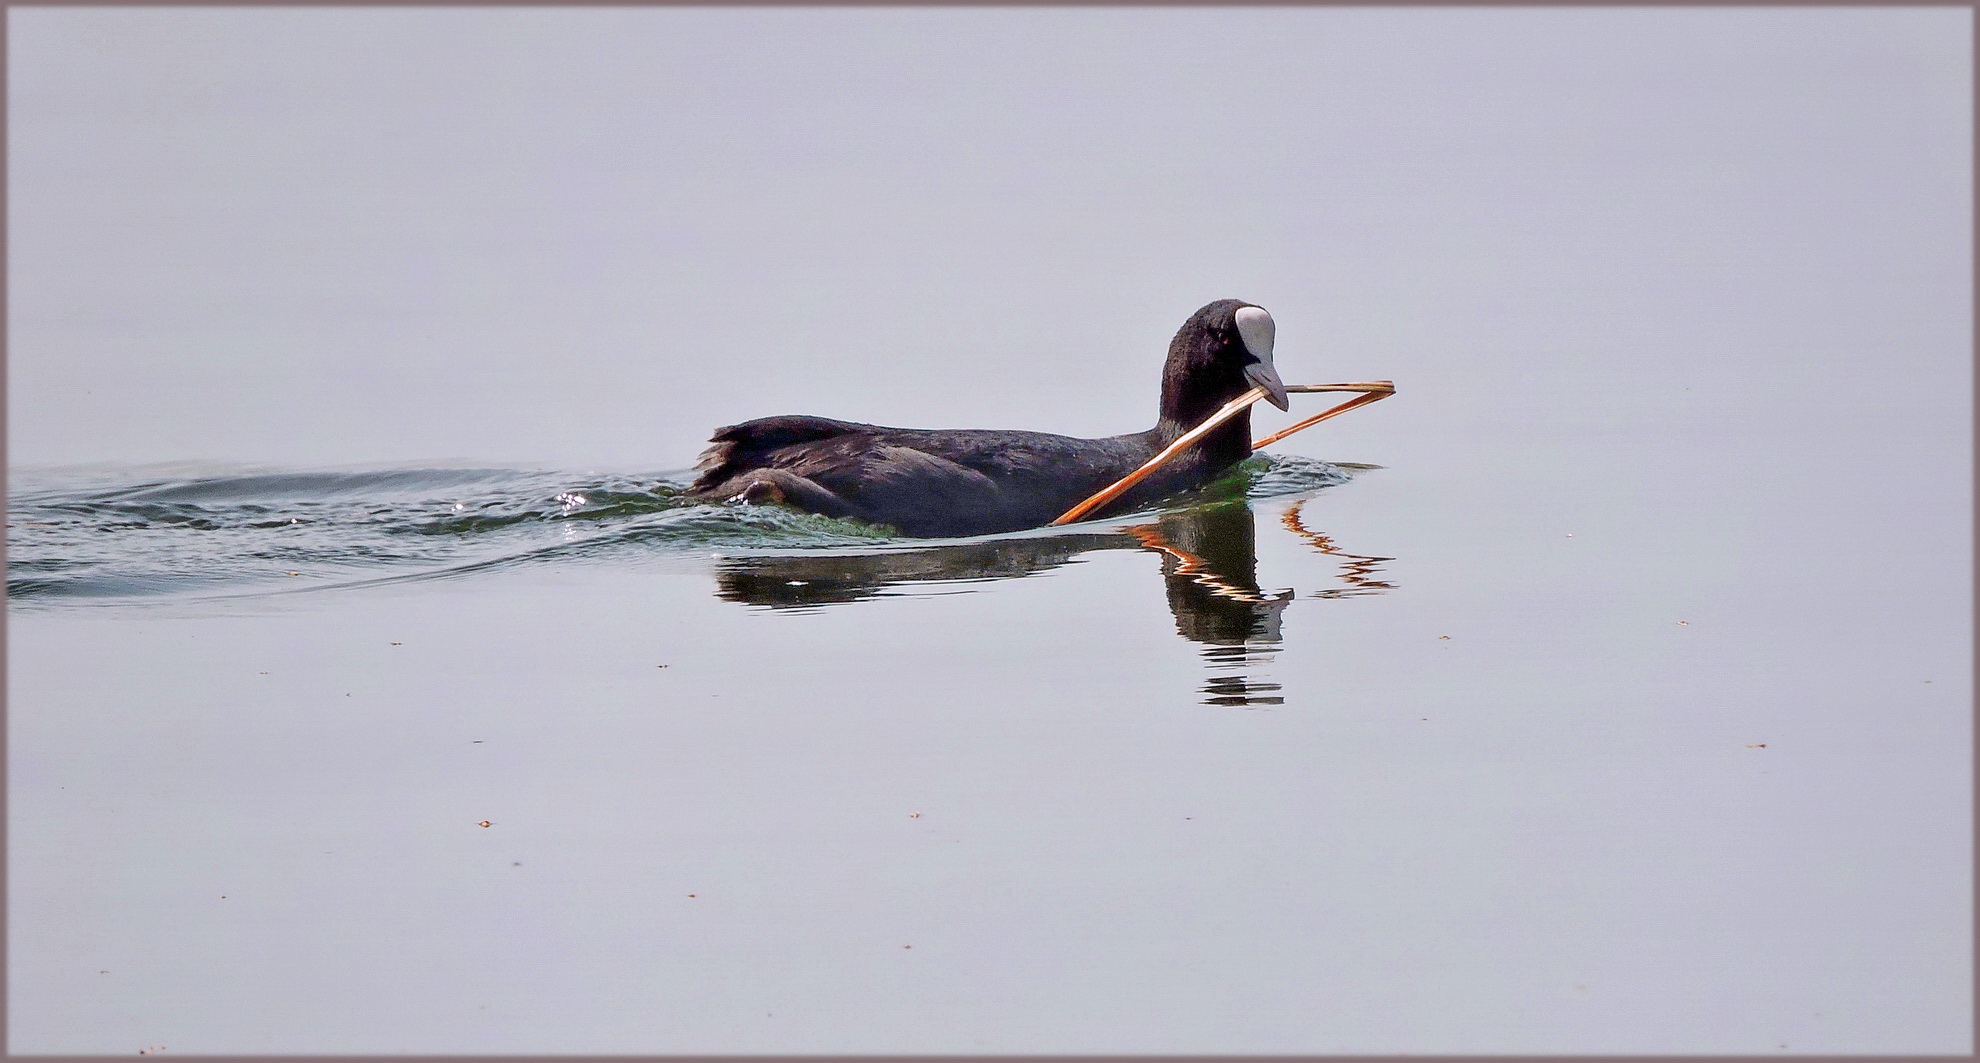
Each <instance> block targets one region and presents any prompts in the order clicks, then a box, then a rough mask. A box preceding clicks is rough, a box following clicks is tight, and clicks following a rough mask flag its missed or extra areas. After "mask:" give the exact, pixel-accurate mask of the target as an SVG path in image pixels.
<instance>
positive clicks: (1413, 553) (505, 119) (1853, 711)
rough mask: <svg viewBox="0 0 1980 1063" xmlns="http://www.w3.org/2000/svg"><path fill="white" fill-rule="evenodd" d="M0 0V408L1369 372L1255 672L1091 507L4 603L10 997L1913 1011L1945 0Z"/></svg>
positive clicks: (1018, 1016)
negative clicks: (1237, 301) (735, 572)
mask: <svg viewBox="0 0 1980 1063" xmlns="http://www.w3.org/2000/svg"><path fill="white" fill-rule="evenodd" d="M9 20H10V22H9V25H10V48H11V54H10V77H11V79H12V80H11V84H10V92H11V98H10V106H11V108H12V110H11V114H10V119H11V124H10V136H11V138H12V139H11V142H10V150H11V152H12V156H11V162H12V172H11V174H10V181H11V186H10V188H11V191H10V195H11V200H10V207H11V215H10V219H9V221H10V229H9V238H10V240H11V244H10V253H11V255H12V258H11V264H12V267H13V276H12V278H11V285H12V292H11V298H12V303H11V304H10V305H11V311H12V315H11V328H12V333H11V335H10V344H11V346H10V365H9V385H10V387H9V403H10V406H9V414H10V418H9V433H10V434H9V443H10V447H11V455H10V458H11V461H12V462H13V463H14V464H15V465H17V466H19V465H28V466H46V465H61V464H73V463H123V464H129V463H139V462H157V461H188V460H207V461H226V462H238V463H268V464H276V465H284V466H296V465H345V464H351V463H362V462H387V463H403V462H413V461H419V460H434V459H459V460H464V461H473V462H477V463H501V462H508V463H515V464H532V463H540V464H545V465H552V466H560V467H573V468H575V467H591V466H597V467H610V468H617V469H634V470H654V469H678V468H681V467H683V466H685V465H686V464H687V463H688V461H689V460H690V459H691V457H692V455H693V454H694V452H695V451H696V450H698V449H699V445H700V441H701V440H702V439H703V438H705V436H706V432H707V430H708V429H709V428H710V427H712V426H714V425H717V424H723V423H728V422H731V421H734V420H738V419H742V418H744V417H749V416H756V415H761V414H766V413H772V412H781V411H792V412H795V411H809V412H817V413H822V414H828V415H835V416H842V417H849V418H854V419H861V420H873V421H879V422H882V423H897V424H913V425H928V426H945V425H953V426H965V425H969V426H999V427H1024V428H1039V429H1047V430H1055V431H1064V432H1071V433H1076V434H1102V433H1111V432H1118V431H1126V430H1131V429H1136V428H1141V427H1145V426H1146V424H1147V423H1149V421H1150V420H1151V418H1152V406H1153V402H1154V392H1155V375H1156V373H1155V366H1156V364H1157V362H1158V360H1159V357H1160V352H1161V350H1162V348H1163V345H1164V344H1165V343H1166V341H1167V339H1168V336H1169V335H1170V334H1171V333H1172V331H1173V330H1174V328H1175V327H1176V325H1177V324H1178V323H1179V322H1180V321H1181V320H1182V319H1183V317H1184V316H1186V315H1187V314H1188V313H1189V312H1190V311H1191V310H1193V309H1194V308H1195V307H1196V306H1198V305H1200V304H1202V303H1203V302H1206V301H1208V300H1210V299H1213V298H1218V297H1223V296H1237V297H1242V298H1246V299H1249V300H1253V301H1256V302H1258V303H1260V304H1262V305H1264V306H1266V307H1268V308H1270V309H1271V310H1272V312H1273V313H1274V315H1275V316H1276V317H1277V319H1278V321H1279V336H1280V354H1279V359H1278V360H1279V365H1280V368H1281V370H1282V372H1283V373H1284V375H1285V376H1286V378H1287V379H1288V380H1289V381H1297V382H1321V381H1328V380H1343V379H1364V378H1370V377H1388V378H1393V379H1395V380H1397V381H1398V382H1399V384H1400V385H1401V388H1402V392H1401V394H1400V395H1399V396H1398V397H1397V398H1395V399H1392V400H1389V401H1387V402H1384V403H1381V404H1379V405H1377V406H1375V407H1373V408H1371V409H1369V410H1366V411H1360V412H1357V413H1355V414H1352V415H1350V416H1348V417H1344V418H1342V419H1340V420H1338V421H1335V422H1332V423H1330V424H1329V425H1327V426H1325V427H1324V428H1322V429H1316V430H1315V431H1313V432H1309V433H1307V434H1305V435H1303V436H1300V437H1298V439H1297V440H1295V441H1294V442H1293V444H1292V445H1291V446H1290V449H1293V450H1296V451H1299V452H1302V453H1308V454H1313V455H1316V456H1321V457H1327V458H1333V459H1338V460H1353V461H1364V462H1372V463H1376V464H1379V465H1383V466H1385V467H1386V468H1384V469H1383V470H1380V471H1377V472H1373V473H1369V474H1367V475H1365V476H1363V477H1362V478H1360V479H1358V480H1357V481H1356V482H1355V483H1353V484H1351V485H1348V486H1346V487H1342V488H1337V489H1334V490H1331V491H1328V492H1326V493H1324V494H1323V495H1321V496H1320V497H1318V498H1316V499H1315V500H1313V502H1312V503H1310V504H1309V505H1308V506H1307V508H1306V511H1305V519H1306V521H1307V522H1308V524H1309V525H1312V526H1314V527H1316V529H1317V530H1321V531H1324V532H1325V533H1326V534H1329V535H1331V536H1333V537H1334V538H1335V539H1336V541H1337V542H1339V543H1340V544H1341V545H1342V547H1343V548H1344V549H1347V550H1349V551H1351V552H1356V553H1364V554H1379V555H1383V556H1385V557H1391V558H1393V559H1394V560H1393V561H1391V562H1388V563H1387V565H1386V567H1385V569H1384V570H1383V571H1384V575H1385V577H1386V578H1388V579H1390V580H1392V581H1393V582H1395V583H1396V584H1397V589H1396V590H1394V591H1392V592H1390V593H1388V594H1384V595H1378V596H1372V597H1362V598H1350V599H1339V600H1327V599H1324V598H1320V597H1317V596H1316V594H1315V592H1318V591H1325V590H1327V589H1328V588H1330V587H1335V586H1338V573H1337V569H1338V563H1337V562H1336V561H1333V560H1330V559H1327V558H1324V557H1321V556H1320V555H1316V554H1314V553H1313V552H1312V551H1311V550H1310V549H1308V548H1307V547H1305V546H1304V545H1302V544H1301V543H1299V542H1298V541H1297V540H1294V539H1292V538H1291V537H1290V536H1288V535H1286V534H1284V533H1283V532H1281V531H1280V530H1279V528H1278V524H1277V519H1276V518H1277V517H1278V515H1279V513H1280V512H1281V511H1282V508H1281V507H1282V506H1283V503H1273V504H1270V505H1263V506H1261V507H1260V510H1261V512H1260V514H1259V528H1260V531H1259V546H1258V551H1259V567H1260V579H1261V581H1262V582H1263V583H1265V584H1266V585H1267V586H1273V587H1276V586H1294V587H1297V588H1298V589H1299V592H1300V595H1301V596H1300V598H1299V599H1297V600H1296V601H1295V602H1294V604H1293V605H1292V606H1291V607H1289V609H1288V611H1287V614H1286V623H1285V642H1284V644H1283V646H1281V647H1279V648H1278V649H1277V651H1276V658H1275V659H1274V660H1272V661H1271V662H1270V663H1269V664H1268V665H1265V666H1261V670H1260V671H1259V677H1260V678H1265V679H1270V680H1271V681H1274V682H1279V683H1282V684H1283V686H1284V690H1285V695H1286V704H1285V705H1284V706H1283V707H1280V708H1276V709H1271V710H1260V711H1250V712H1247V711H1241V710H1229V709H1219V708H1215V707H1210V706H1205V705H1203V704H1201V703H1200V697H1199V696H1198V695H1197V693H1196V690H1195V687H1196V686H1198V685H1199V684H1200V683H1201V682H1202V673H1203V671H1204V665H1203V663H1202V661H1201V660H1200V659H1199V658H1198V657H1197V655H1196V650H1197V647H1194V646H1192V645H1190V644H1188V643H1185V642H1183V641H1182V640H1180V639H1178V638H1177V637H1176V635H1175V633H1174V630H1173V628H1172V623H1171V620H1170V618H1169V616H1168V614H1167V610H1166V607H1165V605H1164V600H1163V592H1162V585H1161V581H1160V579H1159V578H1158V577H1157V576H1156V575H1155V572H1154V570H1155V566H1156V561H1155V559H1154V558H1153V557H1151V556H1150V555H1148V554H1145V553H1137V552H1113V553H1103V554H1098V555H1094V556H1092V557H1091V558H1089V559H1088V560H1086V561H1084V562H1082V563H1080V564H1076V565H1073V566H1069V567H1067V568H1065V569H1061V570H1057V571H1055V572H1053V573H1050V574H1048V575H1045V576H1040V577H1033V578H1029V579H1023V580H1014V581H1002V582H988V583H981V582H979V583H970V584H957V585H953V586H945V587H938V588H934V589H929V590H924V592H922V593H912V594H903V595H899V596H896V597H892V598H888V599H884V600H880V601H874V602H868V603H861V604H858V605H854V606H845V607H837V608H833V609H828V610H824V611H820V612H815V613H803V614H771V613H766V612H761V611H753V610H747V609H744V608H742V607H739V606H736V605H733V604H731V603H725V602H719V601H716V600H714V599H713V597H712V596H711V595H710V594H709V590H710V583H709V579H708V575H707V572H706V571H705V569H703V568H697V567H696V564H692V563H687V562H681V561H679V559H676V561H675V562H670V563H669V564H662V565H654V566H640V565H633V564H627V565H624V566H603V567H589V568H582V567H571V568H566V569H544V570H532V571H523V572H516V573H510V574H507V575H499V576H490V577H487V578H483V579H476V580H461V581H455V582H451V583H440V584H426V585H408V586H405V587H399V588H396V589H379V590H374V591H369V592H349V593H343V594H337V595H320V596H317V597H314V598H310V597H307V596H297V597H294V598H291V599H287V600H281V601H264V602H260V603H247V604H236V605H225V604H206V605H188V604H183V603H181V604H174V603H161V604H154V605H150V606H112V607H105V608H94V609H90V608H69V609H62V608H43V609H29V608H22V607H19V606H16V607H14V608H12V609H10V627H9V633H10V647H11V652H12V654H13V659H12V661H11V662H10V664H11V667H10V671H9V682H10V700H9V714H10V720H9V726H10V736H11V744H10V746H9V754H10V757H11V758H12V760H11V762H10V777H9V778H10V786H11V788H12V792H11V794H10V798H11V803H10V817H11V819H10V845H11V846H12V851H11V856H12V863H11V865H10V872H11V874H12V881H11V882H10V894H9V896H10V905H11V909H10V916H11V919H10V926H9V933H10V947H11V949H12V955H11V956H10V957H9V962H10V965H11V966H10V970H11V972H12V977H11V979H10V992H11V994H12V1000H11V1004H12V1007H11V1010H10V1036H11V1038H12V1042H13V1043H12V1044H11V1046H10V1047H11V1048H12V1049H13V1050H15V1051H25V1052H35V1051H82V1050H92V1051H104V1052H120V1053H121V1052H130V1051H134V1050H136V1049H138V1048H142V1047H146V1046H147V1045H152V1044H165V1045H168V1046H170V1048H171V1050H172V1051H175V1052H192V1051H495V1050H514V1051H618V1052H654V1051H854V1052H857V1051H922V1052H939V1051H972V1050H998V1051H1122V1052H1148V1051H1165V1050H1166V1051H1196V1052H1218V1051H1277V1052H1325V1051H1357V1052H1405V1051H1406V1052H1501V1051H1502V1052H1548V1051H1558V1052H1741V1053H1745V1052H1754V1053H1764V1052H1791V1053H1800V1052H1928V1051H1929V1052H1967V1051H1970V1050H1971V1044H1970V1028H1971V1027H1970V1002H1971V997H1972V986H1971V975H1970V955H1969V952H1970V942H1971V939H1972V932H1971V927H1972V923H1971V913H1970V897H1971V890H1970V882H1969V873H1970V871H1969V869H1970V867H1971V853H1970V838H1971V822H1970V808H1971V804H1970V795H1971V789H1970V767H1969V764H1968V760H1969V756H1968V754H1969V751H1970V749H1971V746H1972V738H1971V730H1970V722H1969V714H1970V706H1971V682H1970V667H1969V663H1968V661H1969V657H1970V653H1971V638H1972V631H1971V621H1970V617H1971V609H1970V598H1969V592H1970V588H1971V586H1972V570H1971V563H1970V551H1971V517H1970V509H1971V499H1970V493H1971V468H1970V459H1969V454H1970V416H1969V412H1968V409H1969V404H1970V399H1971V394H1972V381H1971V370H1970V348H1971V342H1970V336H1971V332H1970V330H1971V324H1972V318H1971V308H1970V301H1969V296H1970V293H1971V291H1972V274H1971V269H1970V260H1971V251H1972V249H1971V246H1970V234H1971V232H1972V214H1971V206H1970V188H1971V182H1972V174H1971V171H1970V164H1969V160H1970V157H1971V140H1970V134H1969V129H1970V126H1971V114H1970V101H1971V98H1972V92H1971V54H1970V41H1971V36H1972V34H1971V14H1970V12H1968V11H1966V10H1964V9H1935V10H1918V9H1914V10H1903V9H1888V8H1887V9H1875V10H1871V9H1819V10H1792V9H1755V10H1691V9H1663V10H1649V9H1640V10H1606V9H1604V10H1594V9H1590V10H1572V9H1550V10H1513V9H1505V10H1488V9H1481V10H1376V9H1270V10H1261V9H1203V10H1168V9H1162V10H1133V9H1082V10H1063V11H1058V10H1054V11H1046V10H1010V11H998V10H954V11H948V10H885V11H877V10H868V11H863V10H851V9H847V10H790V9H769V10H694V9H654V10H588V11H580V10H490V11H475V10H466V9H462V10H429V11H408V10H341V11H340V10H295V11H262V10H232V9H225V10H221V9H216V10H20V9H15V10H12V11H10V12H9ZM1273 416H1274V417H1277V416H1278V415H1273ZM1269 423H1274V424H1276V423H1280V422H1279V421H1277V420H1272V421H1270V422H1269ZM670 566H671V567H670ZM1680 621H1682V622H1683V623H1682V624H1680V623H1679V622H1680ZM1444 636H1449V638H1445V637H1444ZM395 643H396V644H399V645H394V644H395ZM663 663H664V664H668V665H669V667H668V668H666V669H659V668H657V667H655V666H656V665H658V664H663ZM909 812H921V813H922V814H923V815H922V816H921V817H920V818H915V819H910V818H909V815H908V814H909ZM482 819H488V820H491V821H493V822H494V823H495V824H496V826H494V827H491V828H487V829H482V828H479V827H476V826H474V824H475V823H476V822H478V821H480V820H482ZM690 893H692V894H695V896H694V897H693V898H692V899H690V898H689V897H688V894H690ZM223 897H224V898H225V899H224V900H223V899H221V898H223ZM910 944H911V945H913V946H914V948H913V949H911V950H910V949H904V948H903V947H902V946H903V945H910ZM354 1016H365V1019H364V1020H363V1021H354V1019H353V1017H354Z"/></svg>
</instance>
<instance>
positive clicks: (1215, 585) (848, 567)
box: [715, 500, 1394, 706]
mask: <svg viewBox="0 0 1980 1063" xmlns="http://www.w3.org/2000/svg"><path fill="white" fill-rule="evenodd" d="M1304 505H1305V502H1304V500H1302V501H1301V502H1298V503H1295V504H1294V505H1293V506H1292V507H1291V508H1290V509H1288V510H1287V511H1286V512H1285V513H1284V514H1283V515H1282V516H1281V517H1280V523H1281V524H1282V525H1283V526H1284V527H1285V528H1286V529H1287V530H1288V531H1290V532H1291V533H1292V534H1294V535H1295V536H1297V537H1298V538H1299V539H1301V540H1302V541H1304V542H1306V543H1307V544H1308V545H1310V546H1312V547H1313V548H1314V549H1315V550H1317V551H1318V552H1320V553H1323V554H1327V555H1330V556H1334V557H1338V558H1341V559H1342V560H1343V562H1344V565H1343V568H1342V570H1341V572H1340V579H1341V584H1342V585H1341V586H1337V587H1328V588H1323V589H1318V590H1313V591H1307V592H1304V595H1305V596H1306V597H1311V598H1342V597H1350V596H1354V595H1361V594H1379V593H1382V592H1383V591H1386V590H1388V589H1390V588H1391V586H1392V584H1390V583H1388V582H1385V581H1383V580H1381V579H1379V578H1378V576H1379V574H1380V572H1381V566H1382V563H1383V562H1385V561H1391V560H1394V559H1393V558H1387V557H1377V556H1374V555H1366V554H1350V553H1347V552H1345V551H1343V550H1341V549H1339V548H1338V547H1337V546H1335V545H1334V543H1333V541H1332V540H1331V539H1329V538H1328V537H1327V536H1325V535H1321V534H1318V533H1316V532H1313V531H1311V530H1309V529H1308V528H1307V527H1306V526H1305V524H1304V523H1303V521H1302V520H1301V517H1300V510H1301V508H1302V507H1303V506H1304ZM1257 541H1258V530H1257V522H1256V519H1255V517H1254V516H1253V513H1252V510H1251V506H1250V504H1249V503H1247V502H1245V501H1242V500H1239V501H1232V502H1225V503H1219V504H1214V505H1207V506H1200V507H1197V508H1194V509H1190V510H1184V511H1180V512H1175V513H1168V514H1164V515H1163V516H1161V517H1159V518H1157V519H1155V520H1153V521H1150V522H1148V523H1146V524H1138V525H1134V526H1132V527H1128V528H1125V529H1123V530H1121V531H1108V532H1075V533H1069V534H1063V535H1043V536H1030V537H1020V538H1009V539H997V540H992V541H985V542H966V543H946V544H943V545H940V546H928V547H920V548H914V549H893V550H883V551H875V552H872V553H866V554H836V553H835V554H822V553H816V552H806V553H803V554H773V555H754V556H749V557H738V558H728V559H725V560H724V561H723V562H722V563H721V565H720V567H718V569H717V570H716V573H715V580H716V588H715V593H716V595H717V596H718V597H720V598H722V599H724V600H726V601H732V602H741V603H744V604H748V605H756V606H766V607H769V608H773V609H805V608H821V607H824V606H829V605H838V604H843V603H847V602H856V601H861V600H864V599H868V598H875V597H880V596H882V595H888V594H894V593H902V591H901V590H898V589H897V588H901V587H903V586H904V585H921V586H920V588H919V589H918V590H917V593H930V592H931V590H930V587H929V585H935V584H969V583H975V582H984V581H990V580H1000V579H1013V578H1017V577H1021V576H1029V575H1033V574H1035V573H1039V572H1045V571H1049V570H1051V569H1054V568H1057V567H1059V566H1061V565H1064V564H1066V563H1067V562H1069V561H1072V560H1073V559H1075V558H1077V557H1078V556H1079V555H1081V554H1085V553H1088V552H1091V551H1095V550H1148V551H1151V552H1154V553H1157V554H1160V555H1161V558H1162V581H1163V583H1164V585H1165V588H1166V590H1167V592H1168V600H1169V611H1170V613H1171V614H1173V615H1174V617H1175V622H1176V632H1177V633H1178V634H1180V635H1181V636H1182V637H1183V638H1185V639H1188V640H1190V641H1191V642H1195V643H1198V644H1200V645H1201V646H1202V647H1203V649H1202V655H1203V659H1204V664H1205V667H1206V669H1207V670H1208V672H1209V675H1208V676H1207V677H1206V679H1205V682H1204V685H1203V686H1202V687H1201V688H1200V689H1199V693H1200V694H1201V695H1202V701H1203V703H1204V704H1208V705H1229V706H1270V705H1279V704H1283V703H1284V701H1285V698H1284V696H1283V695H1282V694H1281V692H1280V684H1278V683H1275V682H1271V681H1269V680H1267V679H1264V678H1260V677H1259V675H1258V674H1259V673H1260V672H1261V670H1263V669H1266V668H1267V667H1268V666H1269V665H1270V664H1271V663H1272V662H1273V660H1274V658H1275V656H1276V654H1277V652H1278V649H1279V646H1280V644H1281V636H1280V623H1281V618H1282V616H1283V614H1284V613H1285V610H1286V607H1287V606H1288V605H1290V604H1291V603H1292V601H1293V597H1294V592H1293V591H1292V590H1290V589H1286V590H1276V591H1266V590H1264V589H1262V588H1260V587H1259V585H1258V574H1257V569H1258V549H1257ZM937 593H939V592H937Z"/></svg>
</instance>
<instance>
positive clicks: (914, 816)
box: [908, 812, 921, 819]
mask: <svg viewBox="0 0 1980 1063" xmlns="http://www.w3.org/2000/svg"><path fill="white" fill-rule="evenodd" d="M908 818H909V819H920V818H921V813H919V812H910V813H908Z"/></svg>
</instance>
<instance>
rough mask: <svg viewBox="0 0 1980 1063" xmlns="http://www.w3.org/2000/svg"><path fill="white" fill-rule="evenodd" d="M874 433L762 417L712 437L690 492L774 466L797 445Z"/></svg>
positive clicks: (848, 424)
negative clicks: (786, 449)
mask: <svg viewBox="0 0 1980 1063" xmlns="http://www.w3.org/2000/svg"><path fill="white" fill-rule="evenodd" d="M874 430H875V429H874V426H873V425H870V424H859V423H857V422H853V421H835V420H832V419H831V418H829V417H807V416H786V417H760V418H758V419H756V420H754V421H744V422H743V423H741V424H732V425H729V426H728V427H726V428H718V429H716V430H715V434H714V435H713V436H710V437H709V442H710V443H711V444H713V445H712V446H710V447H709V448H708V449H707V450H704V451H702V452H701V457H699V458H698V459H696V460H695V463H694V471H695V472H697V473H699V474H700V475H699V476H697V477H695V481H694V483H693V484H692V485H690V486H689V488H688V490H690V491H706V490H709V489H710V488H713V487H715V486H716V485H718V484H720V483H722V482H724V481H726V480H728V479H729V478H730V477H731V476H734V475H736V474H738V473H742V472H746V471H748V470H750V469H755V468H761V467H763V466H764V465H766V464H772V463H773V462H772V456H773V454H774V453H775V452H776V451H777V450H779V449H780V448H783V447H788V446H791V445H792V444H795V443H814V442H818V441H820V440H826V439H831V438H832V437H834V436H845V435H859V434H862V433H867V432H872V431H874Z"/></svg>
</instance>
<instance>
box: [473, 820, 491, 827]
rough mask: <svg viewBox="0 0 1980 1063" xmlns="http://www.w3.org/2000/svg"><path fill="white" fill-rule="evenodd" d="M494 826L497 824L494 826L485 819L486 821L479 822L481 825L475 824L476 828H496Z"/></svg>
mask: <svg viewBox="0 0 1980 1063" xmlns="http://www.w3.org/2000/svg"><path fill="white" fill-rule="evenodd" d="M494 825H495V824H493V823H490V822H489V821H487V820H485V819H484V820H482V821H481V822H479V823H477V824H475V826H477V827H492V826H494Z"/></svg>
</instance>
